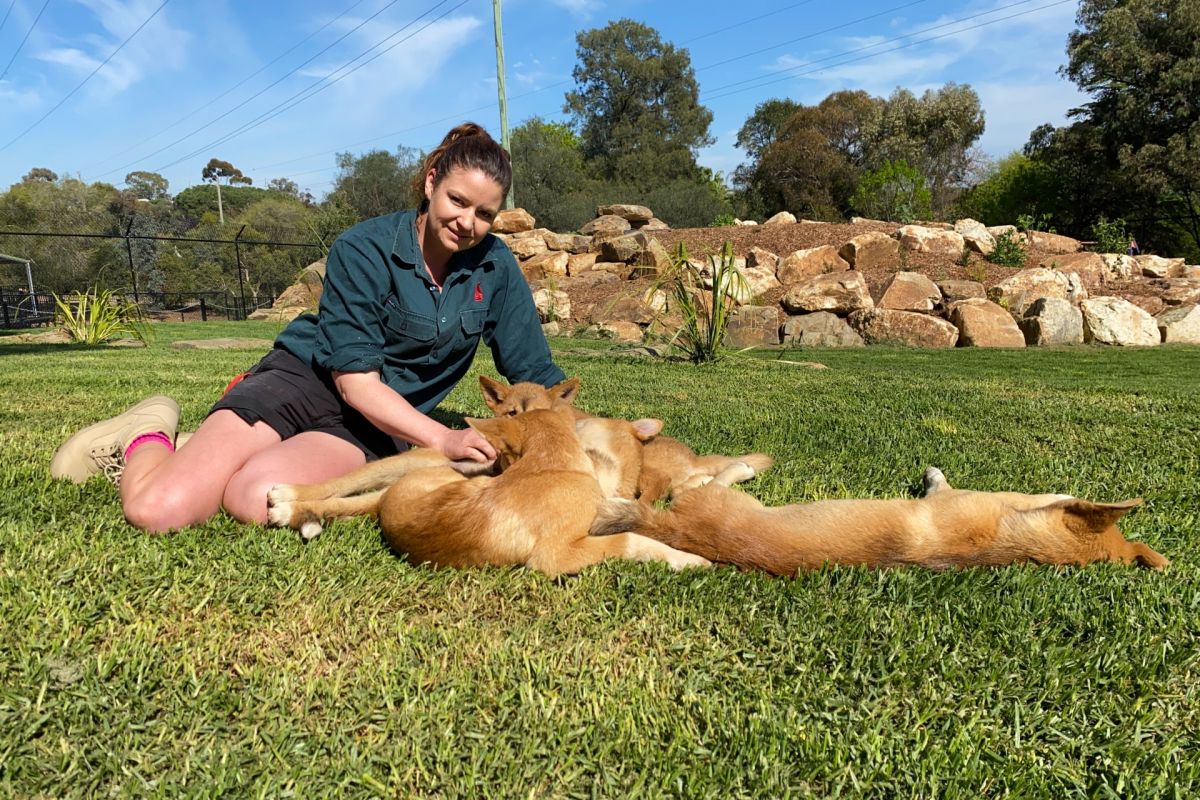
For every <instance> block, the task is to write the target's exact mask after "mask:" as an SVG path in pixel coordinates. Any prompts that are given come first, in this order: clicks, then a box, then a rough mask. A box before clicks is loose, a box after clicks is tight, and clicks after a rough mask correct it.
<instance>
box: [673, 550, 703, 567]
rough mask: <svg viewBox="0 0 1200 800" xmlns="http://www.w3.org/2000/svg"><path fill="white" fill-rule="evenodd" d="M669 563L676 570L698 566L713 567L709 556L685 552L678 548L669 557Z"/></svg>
mask: <svg viewBox="0 0 1200 800" xmlns="http://www.w3.org/2000/svg"><path fill="white" fill-rule="evenodd" d="M667 565H668V566H670V567H671V569H674V570H681V569H694V568H696V567H711V566H712V565H713V564H712V562H711V561H709V560H708V559H707V558H704V557H703V556H698V555H696V554H695V553H685V552H683V551H682V550H676V551H675V552H674V553H672V554H671V555H669V556H668V557H667Z"/></svg>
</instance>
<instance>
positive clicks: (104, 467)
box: [50, 395, 179, 486]
mask: <svg viewBox="0 0 1200 800" xmlns="http://www.w3.org/2000/svg"><path fill="white" fill-rule="evenodd" d="M178 425H179V404H178V403H176V402H175V401H174V400H172V399H171V398H169V397H166V396H164V395H154V396H153V397H147V398H146V399H145V400H143V401H142V402H140V403H138V404H137V405H134V406H133V407H131V408H130V409H129V410H128V411H126V412H125V413H123V414H118V415H117V416H115V417H113V418H111V419H106V420H104V421H103V422H97V423H96V424H94V425H89V426H88V427H86V428H84V429H83V430H81V431H80V432H79V433H77V434H75V435H74V436H72V437H71V438H70V439H67V441H66V442H64V443H63V445H62V446H61V447H59V448H58V451H57V452H56V453H55V454H54V460H53V461H51V462H50V474H51V475H52V476H54V477H55V478H66V479H67V480H69V481H74V482H75V483H83V482H84V481H86V480H87V479H88V478H90V477H92V476H93V475H99V474H101V473H103V474H104V475H105V476H106V477H107V478H108V479H109V480H110V481H112V482H113V484H115V485H118V486H119V485H120V483H121V473H122V472H123V471H124V469H125V448H127V447H129V444H130V442H132V441H133V440H134V438H135V437H137V436H140V435H141V434H143V433H163V434H166V436H167V438H168V439H174V438H175V428H176V427H177V426H178Z"/></svg>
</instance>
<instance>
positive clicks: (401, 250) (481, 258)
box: [392, 208, 502, 271]
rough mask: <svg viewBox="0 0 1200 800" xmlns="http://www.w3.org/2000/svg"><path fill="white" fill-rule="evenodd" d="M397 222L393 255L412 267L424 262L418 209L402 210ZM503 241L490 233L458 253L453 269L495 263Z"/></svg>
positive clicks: (472, 267)
mask: <svg viewBox="0 0 1200 800" xmlns="http://www.w3.org/2000/svg"><path fill="white" fill-rule="evenodd" d="M397 216H398V217H399V219H398V221H397V224H396V238H395V240H394V241H393V242H392V256H393V257H394V258H395V259H397V260H398V261H400V262H401V263H402V264H406V265H408V266H410V267H415V266H417V265H418V264H421V263H423V259H422V258H421V247H420V245H418V244H417V210H416V209H415V208H410V209H409V210H407V211H401V212H400V213H399V214H398V215H397ZM500 247H502V245H501V242H500V240H499V239H497V238H496V237H495V236H493V235H491V234H490V233H489V234H488V235H487V236H485V237H483V241H482V242H480V243H479V244H477V245H475V246H474V247H472V248H471V249H470V250H466V251H464V252H461V253H456V254H455V255H454V258H453V259H452V263H453V266H452V268H451V269H452V271H454V270H458V269H461V268H464V267H465V268H467V269H474V268H475V267H477V266H481V265H483V264H494V263H495V262H496V259H497V258H498V256H499V254H498V252H497V249H498V248H500Z"/></svg>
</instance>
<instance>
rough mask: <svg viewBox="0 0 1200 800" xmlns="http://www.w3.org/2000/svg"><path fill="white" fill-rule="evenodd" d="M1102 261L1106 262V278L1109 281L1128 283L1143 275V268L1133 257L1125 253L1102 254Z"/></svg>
mask: <svg viewBox="0 0 1200 800" xmlns="http://www.w3.org/2000/svg"><path fill="white" fill-rule="evenodd" d="M1100 260H1101V261H1103V262H1104V271H1105V276H1106V277H1107V279H1108V280H1113V281H1127V280H1130V279H1132V278H1133V277H1134V276H1135V275H1139V274H1141V272H1140V270H1141V268H1140V267H1139V266H1138V263H1137V261H1135V260H1134V259H1133V256H1127V255H1125V254H1124V253H1101V254H1100Z"/></svg>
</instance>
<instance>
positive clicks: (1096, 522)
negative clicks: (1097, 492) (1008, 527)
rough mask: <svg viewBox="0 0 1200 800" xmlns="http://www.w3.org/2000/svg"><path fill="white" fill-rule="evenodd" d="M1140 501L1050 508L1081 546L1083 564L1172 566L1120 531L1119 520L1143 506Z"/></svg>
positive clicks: (1066, 503)
mask: <svg viewBox="0 0 1200 800" xmlns="http://www.w3.org/2000/svg"><path fill="white" fill-rule="evenodd" d="M1141 503H1142V499H1141V498H1140V497H1137V498H1134V499H1133V500H1125V501H1122V502H1120V503H1093V502H1090V501H1088V500H1077V499H1075V498H1071V499H1069V500H1061V501H1059V502H1058V503H1055V504H1054V505H1052V506H1050V508H1051V509H1054V510H1057V511H1059V512H1060V513H1061V514H1062V517H1061V520H1062V524H1063V526H1065V527H1066V529H1067V530H1068V531H1070V532H1071V533H1072V534H1073V535H1074V536H1075V537H1076V539H1077V540H1078V541H1079V544H1080V554H1081V561H1082V562H1083V563H1088V562H1091V561H1116V562H1119V563H1121V564H1136V565H1137V566H1140V567H1147V568H1149V569H1162V568H1163V567H1165V566H1167V565H1168V564H1170V563H1171V562H1170V561H1168V560H1167V559H1166V558H1164V557H1163V556H1162V555H1161V554H1159V553H1157V552H1155V551H1154V550H1153V549H1152V548H1150V547H1149V546H1148V545H1145V544H1142V543H1141V542H1131V541H1129V540H1128V539H1126V538H1125V537H1124V536H1123V535H1122V534H1121V531H1120V529H1118V528H1117V520H1119V519H1120V518H1121V517H1123V516H1125V515H1126V514H1128V513H1129V510H1130V509H1132V508H1134V507H1135V506H1138V505H1141Z"/></svg>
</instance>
